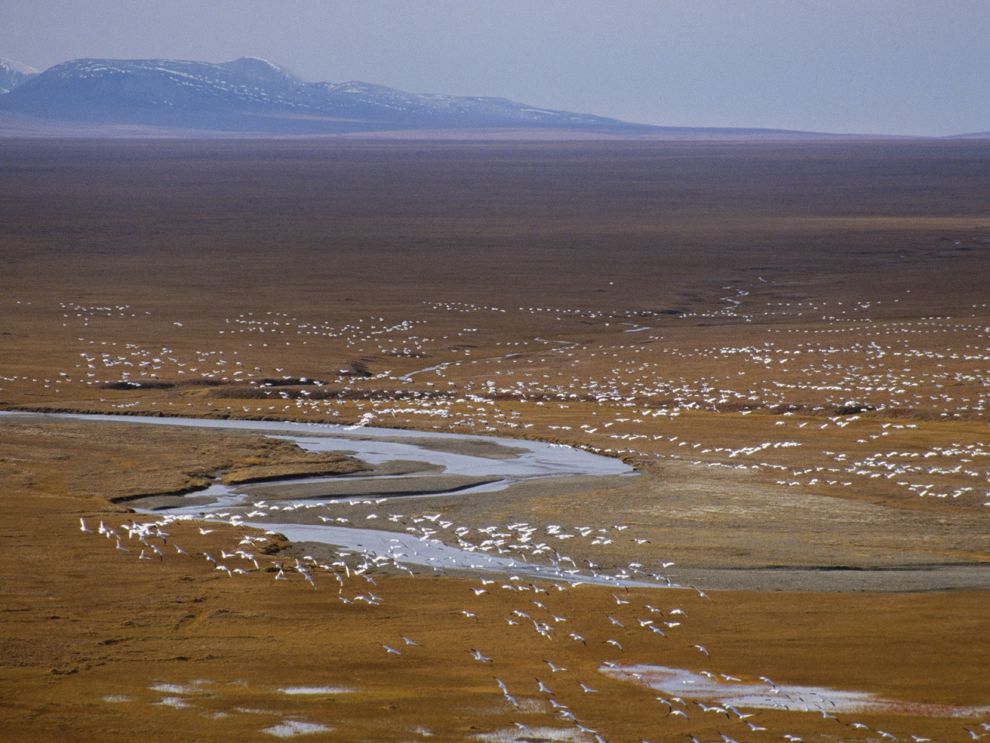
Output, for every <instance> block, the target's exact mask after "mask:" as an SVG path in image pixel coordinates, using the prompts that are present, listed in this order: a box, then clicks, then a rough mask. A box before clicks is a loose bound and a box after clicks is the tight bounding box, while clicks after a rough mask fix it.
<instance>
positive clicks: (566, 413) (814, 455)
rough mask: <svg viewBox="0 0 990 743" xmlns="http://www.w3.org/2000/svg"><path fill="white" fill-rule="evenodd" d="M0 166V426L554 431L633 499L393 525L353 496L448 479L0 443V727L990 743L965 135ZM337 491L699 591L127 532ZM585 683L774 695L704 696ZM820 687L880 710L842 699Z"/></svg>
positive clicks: (983, 456) (69, 144)
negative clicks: (391, 483)
mask: <svg viewBox="0 0 990 743" xmlns="http://www.w3.org/2000/svg"><path fill="white" fill-rule="evenodd" d="M0 158H2V161H3V162H4V163H5V167H4V168H3V170H2V172H0V204H2V206H0V212H2V217H3V219H2V226H0V310H2V313H0V318H2V319H0V408H2V409H4V410H31V411H56V410H61V411H77V412H99V413H115V414H119V415H121V416H126V415H128V414H142V415H161V416H194V417H211V418H245V419H254V420H285V421H308V422H324V423H346V424H349V425H359V426H360V425H372V426H380V427H387V428H397V429H415V430H418V431H424V432H432V431H445V432H457V433H468V434H472V439H471V441H472V442H473V441H476V440H477V441H481V440H483V437H484V436H486V435H496V436H499V437H509V438H516V439H539V440H542V441H550V442H553V443H557V444H561V445H566V446H574V447H580V448H583V449H586V450H588V451H590V452H594V453H597V454H602V455H604V456H609V457H618V458H621V459H622V460H624V461H625V462H627V463H628V464H630V465H632V466H634V467H636V468H637V469H638V471H639V473H640V474H639V476H638V477H635V478H595V477H588V478H580V479H578V480H575V479H573V478H567V479H563V480H561V479H552V480H546V481H530V482H523V483H520V484H517V485H513V486H511V487H508V488H506V489H504V490H499V491H496V492H487V493H468V494H464V495H462V496H458V495H456V494H455V495H444V496H443V497H435V498H431V497H417V498H415V499H405V500H404V499H403V498H402V497H401V496H393V497H389V494H388V493H382V492H375V493H372V492H370V491H367V490H365V489H364V486H363V485H362V486H361V489H360V491H349V490H348V489H349V488H356V487H358V485H356V483H359V482H361V480H360V479H354V478H360V477H361V476H362V474H367V473H391V474H395V475H403V474H406V475H414V476H416V477H419V478H420V479H421V484H426V485H429V486H430V487H436V488H442V487H444V486H445V485H449V484H450V482H449V480H448V478H447V477H446V476H444V475H442V473H435V472H424V471H422V467H421V466H420V465H417V464H415V463H410V462H405V463H392V464H386V465H378V466H373V465H369V464H368V463H365V462H361V461H359V459H357V458H355V457H354V456H353V455H352V454H349V453H348V452H347V451H345V450H341V451H339V452H323V453H313V452H307V451H304V450H302V449H301V448H299V447H298V446H296V445H295V444H293V443H291V442H288V441H285V440H280V439H277V438H272V437H270V436H264V435H262V434H260V433H251V432H237V431H212V430H211V431H205V430H192V429H182V428H178V427H169V426H164V427H158V426H155V427H148V426H139V425H119V426H118V425H107V424H101V423H95V422H87V421H85V420H75V421H67V420H53V419H27V418H21V417H16V416H4V417H0V482H2V488H0V497H2V499H3V503H2V505H3V509H4V518H3V519H2V521H0V530H2V540H3V549H2V550H0V594H2V598H0V647H2V652H0V700H2V701H0V723H2V724H0V729H2V730H3V731H4V732H3V733H2V735H3V736H4V737H7V738H9V739H11V740H15V739H21V740H23V739H35V740H54V739H57V738H58V739H70V740H71V739H78V740H88V739H93V738H101V739H105V740H124V739H128V740H131V739H134V737H135V735H137V734H138V733H140V736H141V737H143V738H144V739H149V740H155V739H170V740H171V739H175V738H176V736H178V737H185V738H188V739H197V740H227V739H230V738H231V737H233V736H242V737H248V738H255V737H257V738H259V739H269V738H270V737H272V736H279V735H285V736H289V735H304V736H307V737H312V738H313V739H320V738H322V737H325V738H327V739H338V740H410V739H418V738H420V737H432V738H433V739H439V740H466V739H479V740H517V739H518V740H524V739H529V740H534V739H549V740H559V739H563V740H593V739H594V736H595V735H600V736H601V737H603V738H604V739H607V740H615V741H624V740H630V741H631V740H641V739H650V740H677V739H685V740H687V739H689V738H688V736H690V735H694V736H697V737H698V738H699V739H701V740H716V739H720V737H721V736H729V737H730V738H732V739H735V740H740V741H742V740H760V739H766V737H767V736H770V737H772V738H777V739H779V738H781V737H782V736H784V735H785V734H787V735H792V736H798V737H801V738H803V739H804V740H879V739H884V738H887V737H888V736H896V737H897V738H899V739H901V740H910V739H911V737H912V736H917V738H926V737H927V738H930V739H933V740H939V741H954V740H971V739H973V736H979V735H982V734H984V733H986V732H988V731H987V730H986V729H985V727H982V726H983V725H984V724H985V723H988V722H990V712H988V711H987V709H986V705H987V700H988V699H990V687H988V681H987V678H986V674H985V670H984V669H985V668H986V667H987V666H988V665H990V642H988V640H987V638H988V637H990V634H988V632H987V630H988V629H990V627H988V621H987V611H986V609H987V597H988V594H987V588H988V587H990V578H988V576H990V561H988V558H987V555H988V547H990V544H988V542H990V536H988V535H990V521H988V519H990V515H988V514H990V511H988V508H987V503H988V502H990V470H988V467H990V428H988V394H990V393H988V390H990V306H988V303H990V299H988V298H990V285H988V282H990V278H988V277H990V212H988V211H987V207H986V205H987V204H988V203H990V146H988V145H987V144H986V143H981V142H976V141H968V142H967V141H955V142H952V141H944V142H932V141H894V140H891V141H869V142H866V141H864V142H834V143H802V144H798V143H773V142H765V143H759V144H753V143H746V144H742V143H739V144H736V143H726V142H722V143H698V142H694V143H690V142H678V143H630V142H626V143H622V142H616V143H607V144H606V143H593V142H582V143H573V142H572V143H560V144H556V143H547V142H543V143H519V142H517V143H484V144H481V143H463V142H461V143H432V144H423V143H410V142H375V143H367V142H347V143H338V142H310V141H291V142H288V141H286V142H257V143H253V142H189V141H159V142H147V141H133V142H113V143H110V142H97V141H92V142H87V141H54V142H51V141H49V142H31V141H27V140H5V141H2V142H0ZM430 446H434V447H438V448H439V449H440V450H441V451H445V452H447V453H450V454H474V455H477V456H482V457H489V458H491V459H492V461H501V460H506V461H508V460H511V458H512V456H514V450H513V448H512V447H507V446H501V445H496V444H491V443H484V444H478V443H471V442H461V443H448V444H443V445H439V444H435V443H434V444H430ZM328 474H339V475H340V476H341V477H340V478H339V484H337V485H334V490H333V492H336V493H337V494H338V496H342V502H339V503H337V504H334V505H327V504H325V503H320V504H319V505H318V506H317V507H316V508H314V509H313V510H312V511H311V512H310V513H311V516H312V517H314V518H315V517H316V516H322V517H323V518H326V519H346V521H347V523H350V524H352V525H361V526H371V525H373V528H376V529H381V530H386V531H388V530H392V531H402V532H404V533H413V534H418V535H421V536H423V537H425V538H437V539H442V540H443V541H444V542H446V543H448V544H451V545H456V544H458V543H459V541H462V542H465V543H466V544H469V545H470V546H471V547H473V548H476V549H479V550H487V551H489V552H491V553H497V552H500V551H504V552H505V554H507V555H511V556H513V557H517V558H518V559H520V560H528V561H535V562H541V561H542V562H545V563H551V562H553V563H556V564H560V565H570V564H573V565H574V566H575V569H581V570H583V571H589V570H595V571H600V572H602V573H613V574H626V575H629V576H632V577H641V578H648V577H649V576H651V575H652V576H659V577H660V578H662V579H663V580H660V579H659V578H650V580H655V581H656V582H657V583H658V584H662V583H664V581H669V582H672V583H675V584H678V585H680V586H685V587H684V588H676V589H667V588H655V589H640V588H630V589H628V590H626V589H621V588H618V589H617V588H611V587H603V586H593V585H580V586H576V587H570V586H568V585H567V584H566V583H564V584H556V585H555V584H554V583H552V582H546V583H542V582H537V583H534V582H533V581H532V580H530V579H521V580H512V576H511V575H481V574H477V575H470V574H465V573H464V572H462V571H451V572H450V573H447V572H446V571H443V570H439V569H438V570H423V569H414V570H413V571H412V573H413V574H409V573H407V572H406V571H403V570H401V569H399V568H397V566H396V564H395V563H394V562H393V563H388V564H386V562H385V561H379V562H375V561H373V560H371V561H369V560H368V558H366V557H362V556H361V555H359V554H352V553H347V554H340V551H338V552H337V553H334V551H332V550H330V551H326V552H320V553H319V554H317V553H316V552H315V551H313V553H312V554H310V553H309V552H308V551H307V545H298V544H291V543H290V542H288V541H287V540H285V539H284V538H282V537H281V536H280V535H278V534H265V533H264V532H263V531H260V530H257V529H248V528H246V527H243V526H238V525H237V522H236V519H235V520H234V523H231V520H230V519H229V518H227V519H224V518H215V519H212V520H211V523H207V522H198V521H174V522H171V523H169V522H168V518H167V517H168V511H167V509H165V510H159V511H156V512H155V513H153V514H143V513H135V512H133V511H132V510H131V509H132V507H133V505H134V502H135V500H140V499H141V498H142V497H147V496H149V495H153V496H155V497H156V498H159V499H160V500H159V501H156V502H155V505H157V506H167V505H171V504H173V503H176V502H184V503H189V502H193V501H190V500H189V499H195V498H196V497H198V496H197V493H201V491H202V489H203V488H205V487H206V486H208V485H209V484H211V483H216V482H221V481H223V480H224V479H226V480H227V481H228V482H235V481H237V482H242V483H243V482H248V481H251V480H271V478H282V477H293V476H325V475H328ZM445 480H446V482H445ZM367 482H368V481H367V480H365V481H364V483H367ZM300 483H305V481H300ZM456 484H468V483H467V482H466V481H465V482H463V483H460V482H459V483H456ZM456 484H455V485H456ZM247 487H250V488H255V489H256V490H257V494H256V495H255V496H254V497H255V498H256V499H261V500H268V498H266V497H265V496H264V495H261V493H262V491H263V490H264V489H265V488H269V489H271V492H270V494H269V495H270V500H271V501H272V502H276V503H277V501H278V500H279V499H280V498H289V499H292V498H298V497H305V496H306V495H307V493H308V495H312V496H315V495H332V492H327V493H316V492H315V491H313V492H309V491H305V488H307V487H310V486H307V485H305V484H300V485H298V487H300V488H303V489H304V490H303V491H295V492H293V491H287V492H286V491H281V493H280V494H279V491H278V485H277V483H276V484H273V483H272V482H265V483H260V482H259V483H257V484H254V485H250V486H247ZM396 488H397V489H398V490H399V491H400V492H402V491H403V488H402V487H400V486H396ZM348 492H350V493H351V494H352V496H353V497H343V496H346V495H347V493H348ZM420 495H422V493H420ZM379 497H382V498H385V500H384V501H382V502H378V500H379ZM365 501H367V502H365ZM299 513H300V514H301V513H302V511H300V512H299ZM372 516H373V517H374V518H369V517H372ZM80 518H82V519H83V521H82V522H80ZM292 518H295V515H293V516H292ZM299 518H302V516H300V517H299ZM306 518H310V517H309V516H307V517H306ZM156 523H157V524H158V525H157V526H153V525H154V524H156ZM442 524H447V526H443V525H442ZM141 525H144V526H143V527H142V526H141ZM101 526H102V529H101ZM81 527H82V528H81ZM83 528H84V529H85V531H84V530H83ZM108 533H109V534H110V538H107V534H108ZM161 534H165V535H166V536H161ZM129 535H133V536H129ZM244 540H247V541H244ZM486 540H487V542H486ZM152 546H153V547H154V549H152ZM177 547H178V549H176V548H177ZM180 550H181V551H180ZM238 550H239V551H241V552H244V553H247V554H250V555H251V559H248V558H246V557H244V556H243V555H238V554H237V552H238ZM225 554H226V555H230V557H224V555H225ZM204 555H207V556H209V558H210V559H207V557H204ZM568 561H570V562H568ZM235 571H236V572H235ZM307 576H308V577H309V578H308V579H307ZM517 577H518V576H517ZM314 586H315V590H314ZM558 586H559V587H558ZM686 586H691V587H690V588H688V587H686ZM359 597H360V598H359ZM465 612H466V613H465ZM613 620H614V621H613ZM651 627H652V628H654V629H651ZM572 633H573V634H574V635H576V636H577V637H578V638H579V639H575V638H574V637H571V634H572ZM661 633H662V634H661ZM403 636H405V637H406V638H409V640H411V641H412V642H414V643H415V644H408V643H407V642H406V640H404V639H403ZM389 649H391V650H389ZM392 651H398V652H392ZM479 656H480V657H479ZM608 664H614V666H615V667H616V668H619V669H621V668H628V667H633V666H663V667H667V668H676V669H685V670H688V671H694V672H702V671H704V672H707V673H709V674H711V675H712V676H713V677H714V680H712V683H714V684H721V685H722V686H726V687H731V686H732V685H733V684H740V685H746V684H762V685H764V686H766V687H767V688H768V689H769V690H771V691H772V690H773V689H774V688H776V690H777V691H776V693H775V694H774V696H776V697H777V698H778V699H785V700H786V703H783V702H782V703H781V704H778V705H777V706H776V707H772V708H768V707H765V706H764V707H761V706H759V704H758V703H757V702H756V701H753V700H751V701H752V703H753V704H754V705H755V706H754V707H753V708H751V709H750V708H742V707H740V706H739V705H735V704H733V707H735V709H729V708H727V707H726V706H725V705H726V704H731V702H726V701H725V700H726V699H732V697H731V695H730V694H729V692H728V691H725V690H722V691H709V692H707V694H708V696H706V697H704V698H697V699H694V698H691V697H690V695H686V694H682V695H671V694H670V693H669V692H666V691H661V690H657V689H652V690H651V689H649V688H647V687H646V686H645V685H644V684H643V683H640V682H637V681H636V679H635V678H632V677H630V676H628V675H624V674H623V673H619V672H616V671H615V669H614V668H610V667H609V665H608ZM554 668H558V669H559V668H566V669H567V670H566V671H562V670H558V671H554V670H553V669H554ZM761 677H763V680H761ZM644 678H648V676H646V675H644ZM706 678H707V677H706ZM537 679H539V682H540V683H542V685H543V686H542V687H541V686H540V684H539V683H538V682H537ZM768 680H769V681H768ZM797 687H814V688H815V689H818V690H819V692H820V694H821V696H816V697H813V698H812V697H808V698H805V699H804V700H803V702H802V699H801V692H795V691H791V690H793V689H794V688H797ZM542 688H546V689H549V692H548V691H543V690H541V689H542ZM719 688H721V687H719ZM589 689H590V690H591V691H589ZM723 692H724V693H723ZM840 692H863V693H865V694H871V695H873V702H872V704H867V703H863V704H861V705H860V706H859V707H858V708H855V709H843V710H841V711H840V710H838V709H837V707H836V708H835V709H833V707H830V706H829V702H828V701H826V700H832V702H833V703H835V704H836V705H837V704H838V701H841V698H842V697H841V694H840ZM830 694H831V696H829V695H830ZM658 696H659V697H662V698H663V701H658V699H657V697H658ZM671 696H679V697H682V700H681V702H678V701H675V700H673V699H671V698H670V697H671ZM802 704H803V706H802ZM804 709H810V710H811V711H803V710H804ZM749 715H752V716H749ZM756 728H766V730H758V729H756ZM485 736H488V737H485Z"/></svg>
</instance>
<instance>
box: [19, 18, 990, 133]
mask: <svg viewBox="0 0 990 743" xmlns="http://www.w3.org/2000/svg"><path fill="white" fill-rule="evenodd" d="M0 20H2V23H0V56H3V57H7V58H9V59H13V60H17V61H20V62H24V63H26V64H29V65H32V66H34V67H37V68H39V69H45V68H47V67H50V66H52V65H54V64H57V63H59V62H62V61H65V60H68V59H73V58H79V57H116V58H151V57H164V58H181V59H194V60H207V61H216V62H219V61H225V60H230V59H234V58H237V57H242V56H258V57H263V58H266V59H269V60H271V61H273V62H275V63H277V64H279V65H282V66H284V67H286V68H287V69H289V70H291V71H293V72H295V73H296V74H298V75H299V76H300V77H302V78H303V79H306V80H311V81H318V80H326V81H344V80H363V81H365V82H370V83H376V84H381V85H388V86H391V87H395V88H399V89H402V90H407V91H412V92H417V93H439V94H447V95H471V96H474V95H477V96H501V97H505V98H510V99H513V100H517V101H525V102H527V103H531V104H534V105H539V106H543V107H548V108H555V109H563V110H568V111H580V112H587V113H594V114H598V115H602V116H609V117H614V118H618V119H623V120H626V121H632V122H639V123H645V124H656V125H661V126H697V127H747V128H748V127H763V128H774V129H797V130H806V131H823V132H836V133H864V134H905V135H951V134H960V133H967V132H975V131H986V130H990V95H987V94H988V92H990V85H988V80H987V74H986V71H987V70H988V69H990V47H988V46H987V45H986V44H985V39H986V38H990V3H986V2H982V1H981V0H949V1H947V2H942V3H931V2H924V1H922V0H902V1H900V2H898V1H895V0H871V2H870V3H862V2H854V1H852V0H839V1H837V2H830V3H828V4H827V6H826V4H822V3H818V2H808V1H805V0H797V1H794V2H783V1H780V0H754V1H752V2H746V3H732V2H712V1H698V0H693V1H690V2H689V1H688V0H671V1H670V2H664V3H656V2H650V1H648V0H627V1H626V2H623V3H622V4H621V5H619V6H618V7H612V6H609V7H605V6H602V5H600V4H597V3H592V2H586V1H584V0H576V1H575V2H559V1H558V0H548V1H547V2H541V3H539V4H531V3H526V2H522V1H521V0H504V1H503V2H500V3H498V4H497V5H482V4H470V3H463V2H453V1H451V0H425V1H424V2H417V3H415V4H411V3H410V4H406V3H402V4H400V3H390V2H382V1H378V2H374V1H373V2H363V3H360V4H356V3H355V4H351V3H344V2H320V1H318V0H299V1H298V2H295V3H293V4H292V6H291V8H285V7H276V6H273V5H271V4H270V3H266V2H261V1H260V0H239V1H237V0H218V1H217V2H213V3H210V4H208V5H204V4H201V3H196V2H192V0H172V1H171V2H169V3H167V4H158V3H148V2H127V1H126V0H75V1H72V2H70V1H68V0H39V1H38V2H33V3H31V4H30V5H27V4H25V5H22V6H19V7H14V8H7V9H5V10H4V11H3V13H2V16H0Z"/></svg>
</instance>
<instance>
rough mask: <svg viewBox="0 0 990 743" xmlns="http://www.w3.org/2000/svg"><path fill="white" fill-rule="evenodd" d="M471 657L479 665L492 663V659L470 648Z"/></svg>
mask: <svg viewBox="0 0 990 743" xmlns="http://www.w3.org/2000/svg"><path fill="white" fill-rule="evenodd" d="M471 657H472V658H474V659H475V660H476V661H478V662H479V663H491V662H492V659H491V658H489V657H488V656H487V655H485V654H484V653H482V652H481V651H480V650H478V649H477V648H472V649H471Z"/></svg>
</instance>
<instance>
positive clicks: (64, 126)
mask: <svg viewBox="0 0 990 743" xmlns="http://www.w3.org/2000/svg"><path fill="white" fill-rule="evenodd" d="M523 133H529V135H530V136H535V137H537V138H545V137H548V136H553V137H556V138H570V137H578V138H584V137H604V138H613V137H620V138H630V137H631V138H642V137H645V138H656V137H660V138H715V139H735V138H745V139H752V138H782V139H808V138H816V139H822V138H829V139H830V138H834V137H838V136H842V135H831V134H825V133H819V132H801V131H792V130H784V129H758V128H729V127H677V126H674V127H671V126H655V125H650V124H637V123H631V122H626V121H620V120H618V119H614V118H608V117H605V116H597V115H594V114H585V113H575V112H570V111H561V110H556V109H551V108H544V107H540V106H535V105H530V104H526V103H519V102H517V101H512V100H509V99H507V98H498V97H487V96H449V95H431V94H418V93H409V92H405V91H402V90H398V89H396V88H390V87H387V86H384V85H376V84H373V83H366V82H361V81H357V80H352V81H347V82H307V81H304V80H302V79H301V78H299V77H298V76H297V75H294V74H293V73H291V72H289V71H287V70H286V69H285V68H283V67H280V66H279V65H277V64H274V63H273V62H270V61H268V60H265V59H262V58H260V57H241V58H238V59H234V60H230V61H227V62H200V61H195V60H177V59H154V58H151V59H106V58H81V59H73V60H67V61H65V62H61V63H59V64H56V65H53V66H52V67H49V68H48V69H46V70H44V71H41V72H38V71H36V70H33V68H30V67H27V66H26V65H20V64H19V63H16V62H13V61H11V60H3V59H2V58H0V136H3V135H6V136H181V137H225V136H234V137H238V136H240V137H244V136H262V137H266V136H322V135H335V136H374V137H381V136H388V135H390V134H394V135H395V136H401V137H411V136H412V137H415V136H420V137H451V136H453V137H455V138H464V137H480V138H504V137H519V136H522V135H523Z"/></svg>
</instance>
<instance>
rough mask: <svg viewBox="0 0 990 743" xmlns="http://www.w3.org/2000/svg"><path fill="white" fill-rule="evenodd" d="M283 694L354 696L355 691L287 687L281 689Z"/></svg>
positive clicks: (337, 687)
mask: <svg viewBox="0 0 990 743" xmlns="http://www.w3.org/2000/svg"><path fill="white" fill-rule="evenodd" d="M279 691H280V692H282V693H283V694H290V695H301V696H307V695H313V696H317V695H321V694H353V693H354V689H348V688H347V687H345V686H286V687H284V688H282V689H279Z"/></svg>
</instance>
